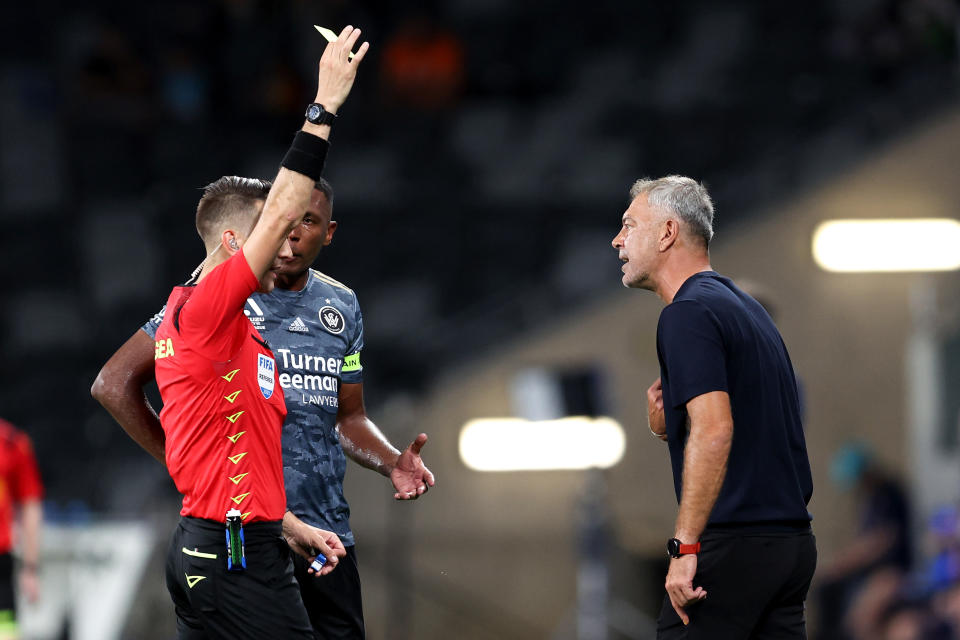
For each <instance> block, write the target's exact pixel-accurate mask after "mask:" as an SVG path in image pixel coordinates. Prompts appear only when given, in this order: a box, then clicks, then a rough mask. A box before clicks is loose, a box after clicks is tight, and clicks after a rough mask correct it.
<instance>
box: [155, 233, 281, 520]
mask: <svg viewBox="0 0 960 640" xmlns="http://www.w3.org/2000/svg"><path fill="white" fill-rule="evenodd" d="M257 286H258V282H257V278H256V276H255V275H254V274H253V271H252V270H251V269H250V265H248V264H247V261H246V259H245V258H244V257H243V252H242V251H238V252H237V253H236V254H234V255H233V256H232V257H231V258H229V259H228V260H226V261H225V262H224V263H223V264H220V265H218V266H217V267H216V268H215V269H214V270H213V271H211V272H210V273H209V274H207V275H206V276H205V277H204V278H203V279H202V280H201V281H200V282H199V283H198V284H197V285H196V286H182V287H174V289H173V292H172V293H171V294H170V297H169V299H168V300H167V313H166V314H165V315H164V318H163V322H162V323H161V324H160V326H159V327H158V328H157V334H156V337H155V339H156V351H155V353H154V358H155V363H156V367H155V368H156V376H157V386H158V387H159V388H160V395H161V397H162V398H163V410H162V411H161V412H160V423H161V424H162V425H163V430H164V433H165V434H166V460H167V470H168V471H169V472H170V477H172V478H173V481H174V483H175V484H176V485H177V489H178V490H179V491H180V493H181V494H182V495H183V508H182V509H181V510H180V515H184V516H192V517H195V518H207V519H210V520H216V521H218V522H224V521H225V518H226V513H227V511H229V510H230V509H239V510H240V512H241V513H242V514H243V516H244V521H245V522H256V521H262V520H266V521H269V520H281V519H282V518H283V514H284V512H285V511H286V497H285V495H284V487H283V459H282V454H281V449H280V434H281V430H282V427H283V419H284V417H285V416H286V414H287V408H286V405H285V404H284V402H283V389H282V388H281V387H280V383H279V377H278V376H277V367H276V362H275V360H274V357H273V352H272V351H270V348H269V347H268V346H267V343H266V342H265V341H264V340H263V338H262V337H261V336H260V334H259V333H258V332H257V330H256V329H255V328H254V327H253V325H252V324H251V323H250V321H249V320H248V319H247V318H246V316H245V315H244V314H243V305H244V302H245V301H246V299H247V296H249V295H250V294H251V293H253V292H254V291H256V289H257Z"/></svg>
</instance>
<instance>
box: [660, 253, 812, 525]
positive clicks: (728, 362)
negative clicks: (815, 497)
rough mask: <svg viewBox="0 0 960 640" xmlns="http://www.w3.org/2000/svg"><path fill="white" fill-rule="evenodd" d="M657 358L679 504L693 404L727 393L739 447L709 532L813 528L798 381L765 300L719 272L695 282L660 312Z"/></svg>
mask: <svg viewBox="0 0 960 640" xmlns="http://www.w3.org/2000/svg"><path fill="white" fill-rule="evenodd" d="M657 356H658V357H659V359H660V377H661V381H662V383H663V407H664V414H665V417H666V423H667V438H668V443H669V447H670V461H671V464H672V466H673V483H674V488H675V489H676V492H677V500H678V501H679V500H680V495H681V488H682V480H683V455H684V449H685V448H686V444H687V437H688V436H689V425H688V422H689V420H688V417H687V407H686V405H687V402H688V401H690V400H691V399H692V398H695V397H697V396H699V395H702V394H704V393H709V392H711V391H726V392H727V393H728V394H729V396H730V405H731V409H732V411H733V444H732V446H731V449H730V458H729V460H728V463H727V475H726V478H725V479H724V481H723V487H722V488H721V490H720V495H719V496H718V498H717V501H716V503H715V504H714V507H713V511H712V512H711V513H710V519H709V521H708V526H711V525H759V526H764V525H768V524H769V525H777V524H778V523H791V524H797V523H801V522H808V521H809V520H810V519H811V516H810V513H809V512H808V511H807V503H808V502H809V501H810V495H811V494H812V493H813V481H812V479H811V477H810V462H809V460H808V459H807V446H806V442H805V441H804V437H803V427H802V425H801V421H800V402H799V399H798V394H797V381H796V378H795V377H794V373H793V365H792V364H791V363H790V356H789V355H788V354H787V348H786V346H785V345H784V344H783V339H782V338H781V337H780V333H779V332H778V331H777V328H776V327H775V326H774V324H773V321H772V320H771V319H770V316H769V315H768V314H767V312H766V311H765V310H764V309H763V307H762V306H760V303H758V302H757V301H756V300H754V299H753V298H751V297H750V296H748V295H747V294H746V293H744V292H743V291H741V290H740V289H738V288H737V287H736V285H734V284H733V282H732V281H731V280H730V279H729V278H725V277H723V276H721V275H719V274H717V273H715V272H713V271H704V272H701V273H697V274H694V275H692V276H690V278H688V279H687V280H686V282H684V283H683V285H682V286H681V287H680V289H679V290H678V291H677V294H676V296H675V297H674V299H673V302H672V303H671V304H669V305H667V306H666V307H665V308H664V309H663V311H662V312H661V314H660V322H659V324H658V325H657Z"/></svg>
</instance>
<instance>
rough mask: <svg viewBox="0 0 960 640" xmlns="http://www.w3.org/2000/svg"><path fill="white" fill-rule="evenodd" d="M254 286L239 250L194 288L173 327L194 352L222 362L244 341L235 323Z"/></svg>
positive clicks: (240, 316) (240, 315)
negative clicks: (189, 342)
mask: <svg viewBox="0 0 960 640" xmlns="http://www.w3.org/2000/svg"><path fill="white" fill-rule="evenodd" d="M258 286H259V280H257V277H256V276H255V275H254V274H253V270H252V269H251V268H250V265H249V264H247V260H246V258H245V257H244V256H243V250H242V249H241V250H240V251H238V252H236V253H235V254H233V256H232V257H230V258H229V259H228V260H226V261H225V262H224V263H222V264H220V265H218V266H217V268H216V269H214V270H213V271H211V272H210V273H209V274H207V275H206V276H205V277H204V278H203V280H201V281H200V282H199V283H198V284H197V285H196V289H195V290H194V291H193V293H192V294H191V296H190V299H189V301H188V302H187V303H186V304H184V305H183V308H182V311H181V312H180V314H179V317H178V318H175V319H174V324H175V326H178V330H179V331H180V333H181V334H182V335H184V336H185V337H187V338H188V339H189V340H190V341H191V346H192V347H193V348H194V349H196V350H197V351H198V352H200V353H202V354H203V355H205V356H206V357H208V358H211V359H214V360H226V359H228V358H230V357H231V355H232V354H233V352H234V351H236V349H237V347H238V346H239V341H240V340H243V339H245V338H246V335H244V334H243V333H240V332H238V331H237V330H236V328H235V326H236V325H235V323H236V322H237V320H238V319H239V318H242V317H243V305H244V303H245V302H246V300H247V297H248V296H249V295H250V294H251V293H253V292H254V291H256V290H257V287H258ZM174 313H175V312H174Z"/></svg>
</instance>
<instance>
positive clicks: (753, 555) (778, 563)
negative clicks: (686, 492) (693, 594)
mask: <svg viewBox="0 0 960 640" xmlns="http://www.w3.org/2000/svg"><path fill="white" fill-rule="evenodd" d="M700 543H701V547H700V553H698V554H697V574H696V577H694V579H693V586H694V588H696V587H703V588H704V589H705V590H706V592H707V597H706V599H704V600H701V601H700V602H698V603H696V604H693V605H690V606H689V607H686V608H685V609H684V611H686V613H687V615H689V616H690V624H689V625H687V626H684V624H683V621H682V620H680V616H678V615H677V613H676V611H674V610H673V606H672V605H671V604H670V598H669V596H667V597H664V600H663V607H662V608H661V611H660V618H659V619H658V620H657V640H703V639H709V640H806V637H807V632H806V620H805V617H804V601H805V600H806V597H807V591H808V590H809V589H810V580H811V579H812V578H813V571H814V569H815V568H816V565H817V545H816V539H815V538H814V536H813V532H811V531H810V530H809V529H806V530H798V531H793V532H781V533H769V532H767V533H753V532H749V531H743V530H738V531H732V530H731V531H708V532H706V533H704V534H703V536H701V538H700Z"/></svg>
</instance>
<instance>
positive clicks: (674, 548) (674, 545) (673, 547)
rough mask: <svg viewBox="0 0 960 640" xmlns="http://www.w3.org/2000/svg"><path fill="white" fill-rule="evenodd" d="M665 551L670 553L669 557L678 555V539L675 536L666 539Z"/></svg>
mask: <svg viewBox="0 0 960 640" xmlns="http://www.w3.org/2000/svg"><path fill="white" fill-rule="evenodd" d="M667 553H668V554H670V557H671V558H679V557H680V541H679V540H677V539H676V538H670V539H669V540H667Z"/></svg>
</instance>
